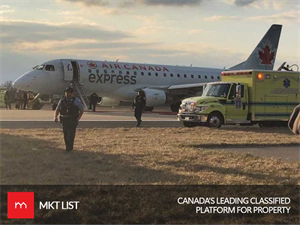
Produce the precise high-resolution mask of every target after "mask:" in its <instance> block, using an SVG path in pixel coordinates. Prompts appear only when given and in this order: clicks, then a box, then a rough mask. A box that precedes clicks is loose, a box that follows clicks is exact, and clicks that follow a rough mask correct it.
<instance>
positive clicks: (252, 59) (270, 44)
mask: <svg viewBox="0 0 300 225" xmlns="http://www.w3.org/2000/svg"><path fill="white" fill-rule="evenodd" d="M281 28H282V25H278V24H273V25H272V26H271V27H270V29H269V30H268V32H267V33H266V34H265V36H264V37H263V38H262V39H261V41H260V42H259V43H258V45H257V46H256V47H255V49H254V50H253V52H252V53H251V55H250V56H249V58H248V59H247V60H246V61H244V62H242V63H239V64H237V65H235V66H233V67H231V68H230V70H248V69H260V70H273V68H274V64H275V59H276V53H277V49H278V44H279V39H280V34H281Z"/></svg>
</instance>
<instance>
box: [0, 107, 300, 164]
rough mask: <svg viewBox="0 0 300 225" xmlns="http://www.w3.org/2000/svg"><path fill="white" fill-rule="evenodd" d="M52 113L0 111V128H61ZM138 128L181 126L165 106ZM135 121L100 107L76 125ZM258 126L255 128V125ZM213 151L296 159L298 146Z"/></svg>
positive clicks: (121, 110)
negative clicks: (54, 120)
mask: <svg viewBox="0 0 300 225" xmlns="http://www.w3.org/2000/svg"><path fill="white" fill-rule="evenodd" d="M53 114H54V112H53V111H51V110H0V127H1V128H8V129H17V128H25V129H27V128H61V125H60V124H59V123H57V124H56V123H54V122H53ZM142 119H143V123H142V127H145V128H148V127H166V128H167V127H183V124H182V123H181V122H179V121H177V116H176V113H171V112H169V110H168V109H167V108H160V109H156V111H154V112H145V113H144V114H143V118H142ZM135 125H136V121H135V118H134V116H133V112H132V111H130V110H129V109H128V107H126V108H125V107H118V108H104V109H101V110H100V111H98V112H85V113H84V115H83V118H82V120H81V121H80V122H79V125H78V127H79V128H116V127H126V128H131V127H135ZM258 129H259V128H258ZM217 150H224V151H233V152H240V153H247V152H249V153H251V154H254V155H258V156H264V157H275V158H280V159H282V160H284V161H287V162H299V161H300V153H299V152H300V147H299V146H282V147H263V148H262V147H254V148H231V149H228V148H224V149H222V148H220V149H217Z"/></svg>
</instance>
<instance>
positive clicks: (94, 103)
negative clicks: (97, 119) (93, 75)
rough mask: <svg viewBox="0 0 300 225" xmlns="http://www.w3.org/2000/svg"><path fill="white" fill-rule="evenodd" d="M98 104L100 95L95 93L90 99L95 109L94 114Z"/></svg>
mask: <svg viewBox="0 0 300 225" xmlns="http://www.w3.org/2000/svg"><path fill="white" fill-rule="evenodd" d="M97 103H98V95H97V94H96V93H95V92H94V93H93V94H92V95H91V97H90V104H91V106H92V107H93V112H95V111H96V106H97Z"/></svg>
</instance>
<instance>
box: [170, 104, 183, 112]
mask: <svg viewBox="0 0 300 225" xmlns="http://www.w3.org/2000/svg"><path fill="white" fill-rule="evenodd" d="M180 104H181V102H176V103H172V104H171V111H172V112H178V111H179V107H180Z"/></svg>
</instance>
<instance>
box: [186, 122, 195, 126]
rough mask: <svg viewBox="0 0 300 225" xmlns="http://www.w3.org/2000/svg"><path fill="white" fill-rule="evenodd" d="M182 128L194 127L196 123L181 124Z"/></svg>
mask: <svg viewBox="0 0 300 225" xmlns="http://www.w3.org/2000/svg"><path fill="white" fill-rule="evenodd" d="M183 126H185V127H196V126H197V124H196V123H191V122H183Z"/></svg>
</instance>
